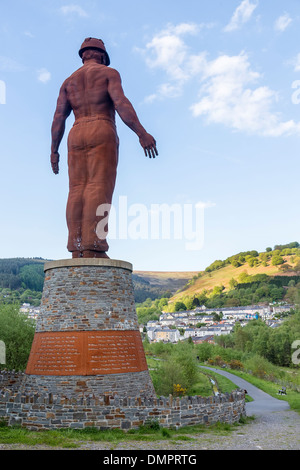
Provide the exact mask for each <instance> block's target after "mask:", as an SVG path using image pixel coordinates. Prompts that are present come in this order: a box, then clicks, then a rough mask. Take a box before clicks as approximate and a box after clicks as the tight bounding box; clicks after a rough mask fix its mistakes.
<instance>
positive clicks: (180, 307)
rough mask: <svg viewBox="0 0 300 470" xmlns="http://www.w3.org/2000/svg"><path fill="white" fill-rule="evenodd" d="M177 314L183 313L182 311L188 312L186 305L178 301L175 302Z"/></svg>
mask: <svg viewBox="0 0 300 470" xmlns="http://www.w3.org/2000/svg"><path fill="white" fill-rule="evenodd" d="M174 308H175V312H181V311H185V310H186V305H185V304H184V303H183V302H181V301H178V302H175V307H174Z"/></svg>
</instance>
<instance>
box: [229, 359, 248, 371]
mask: <svg viewBox="0 0 300 470" xmlns="http://www.w3.org/2000/svg"><path fill="white" fill-rule="evenodd" d="M228 365H229V367H230V369H234V370H241V369H243V368H244V365H243V363H242V362H241V361H238V360H237V359H232V360H231V361H230V362H229V363H228Z"/></svg>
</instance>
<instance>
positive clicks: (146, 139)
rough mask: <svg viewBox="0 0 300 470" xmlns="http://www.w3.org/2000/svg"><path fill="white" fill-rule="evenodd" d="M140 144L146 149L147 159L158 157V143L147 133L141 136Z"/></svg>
mask: <svg viewBox="0 0 300 470" xmlns="http://www.w3.org/2000/svg"><path fill="white" fill-rule="evenodd" d="M140 144H141V146H142V147H143V149H144V152H145V155H146V157H149V158H155V156H156V155H158V151H157V148H156V141H155V139H154V138H153V137H152V135H150V134H148V133H147V132H145V134H143V135H141V136H140Z"/></svg>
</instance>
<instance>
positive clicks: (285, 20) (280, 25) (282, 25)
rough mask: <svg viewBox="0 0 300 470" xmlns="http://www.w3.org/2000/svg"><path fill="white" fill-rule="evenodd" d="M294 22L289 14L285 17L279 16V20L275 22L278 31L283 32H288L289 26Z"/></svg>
mask: <svg viewBox="0 0 300 470" xmlns="http://www.w3.org/2000/svg"><path fill="white" fill-rule="evenodd" d="M291 22H292V18H291V17H290V15H289V14H288V13H285V14H284V15H281V16H279V18H277V20H276V21H275V24H274V28H275V29H276V31H280V32H283V31H285V30H286V28H287V27H288V26H289V24H290V23H291Z"/></svg>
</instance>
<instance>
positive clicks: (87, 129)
mask: <svg viewBox="0 0 300 470" xmlns="http://www.w3.org/2000/svg"><path fill="white" fill-rule="evenodd" d="M79 56H80V57H81V59H82V62H83V66H82V67H80V68H79V69H78V70H76V71H75V72H74V73H73V74H72V75H71V76H70V77H69V78H67V79H66V80H65V81H64V83H63V84H62V86H61V89H60V92H59V97H58V100H57V107H56V110H55V114H54V118H53V122H52V127H51V135H52V144H51V165H52V170H53V172H54V173H55V174H58V172H59V153H58V149H59V145H60V142H61V140H62V138H63V135H64V131H65V121H66V119H67V117H68V116H69V115H70V113H71V111H73V113H74V116H75V122H74V125H73V127H72V129H71V130H70V132H69V135H68V168H69V196H68V202H67V210H66V217H67V225H68V230H69V237H68V245H67V248H68V250H69V251H70V252H72V257H73V258H78V257H84V258H108V255H107V253H106V252H107V250H108V243H107V240H106V236H102V237H101V238H99V236H98V235H97V232H96V227H97V225H98V223H99V220H100V218H101V216H97V214H96V213H97V208H98V207H99V206H100V205H101V204H108V205H109V204H111V201H112V196H113V191H114V187H115V180H116V173H117V165H118V145H119V139H118V135H117V132H116V126H115V111H117V113H118V114H119V116H120V118H121V119H122V121H123V122H124V123H125V124H126V125H127V126H128V127H129V128H130V129H132V130H133V131H134V132H135V133H136V134H137V136H138V137H139V141H140V144H141V146H142V147H143V149H144V152H145V155H146V157H149V158H155V156H156V155H158V152H157V148H156V142H155V139H154V138H153V137H152V136H151V135H150V134H148V133H147V132H146V130H145V129H144V128H143V126H142V125H141V123H140V121H139V119H138V117H137V115H136V112H135V110H134V108H133V106H132V104H131V103H130V101H129V100H128V99H127V98H126V96H125V95H124V92H123V89H122V84H121V78H120V75H119V73H118V72H117V71H116V70H115V69H113V68H110V67H108V66H109V64H110V59H109V56H108V53H107V51H106V49H105V46H104V43H103V41H102V40H100V39H95V38H86V39H85V40H84V42H83V44H82V46H81V48H80V50H79ZM106 233H107V231H106Z"/></svg>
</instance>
